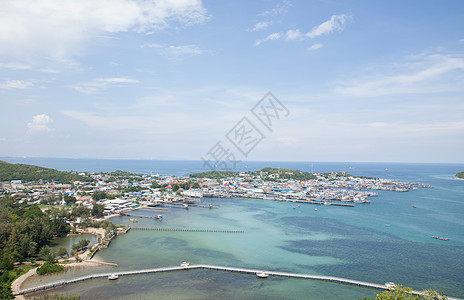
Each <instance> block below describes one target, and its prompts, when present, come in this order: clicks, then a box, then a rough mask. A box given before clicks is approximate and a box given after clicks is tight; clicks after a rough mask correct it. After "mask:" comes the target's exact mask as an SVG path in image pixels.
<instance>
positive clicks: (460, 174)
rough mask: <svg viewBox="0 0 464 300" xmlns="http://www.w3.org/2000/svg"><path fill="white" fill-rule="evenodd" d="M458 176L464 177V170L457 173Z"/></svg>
mask: <svg viewBox="0 0 464 300" xmlns="http://www.w3.org/2000/svg"><path fill="white" fill-rule="evenodd" d="M456 177H457V178H459V179H464V171H462V172H459V173H457V174H456Z"/></svg>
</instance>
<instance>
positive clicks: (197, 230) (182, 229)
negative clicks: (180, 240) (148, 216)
mask: <svg viewBox="0 0 464 300" xmlns="http://www.w3.org/2000/svg"><path fill="white" fill-rule="evenodd" d="M130 228H131V229H132V230H155V231H186V232H222V233H244V232H245V231H244V230H228V229H202V228H164V227H130Z"/></svg>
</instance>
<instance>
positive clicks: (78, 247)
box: [72, 239, 90, 252]
mask: <svg viewBox="0 0 464 300" xmlns="http://www.w3.org/2000/svg"><path fill="white" fill-rule="evenodd" d="M89 243H90V241H89V240H88V239H82V240H79V242H77V243H75V244H73V245H72V250H73V251H74V252H77V251H81V250H84V249H87V246H88V245H89Z"/></svg>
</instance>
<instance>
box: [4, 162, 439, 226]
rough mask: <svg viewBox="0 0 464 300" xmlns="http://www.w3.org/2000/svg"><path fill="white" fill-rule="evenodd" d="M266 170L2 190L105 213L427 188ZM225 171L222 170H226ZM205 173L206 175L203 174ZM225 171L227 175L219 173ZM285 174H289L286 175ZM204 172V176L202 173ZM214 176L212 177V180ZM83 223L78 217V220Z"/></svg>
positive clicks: (11, 185)
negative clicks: (207, 201)
mask: <svg viewBox="0 0 464 300" xmlns="http://www.w3.org/2000/svg"><path fill="white" fill-rule="evenodd" d="M267 169H268V171H263V170H264V169H263V170H261V171H256V172H246V173H245V172H242V173H235V172H233V174H225V175H231V176H225V177H221V178H218V174H217V173H215V171H212V172H205V173H204V174H203V173H199V175H200V176H201V177H199V175H197V174H195V175H193V176H189V177H175V176H162V175H142V174H132V173H127V172H122V171H116V172H113V173H80V174H79V175H81V176H86V177H87V178H89V181H87V182H82V181H74V182H73V183H69V184H63V183H58V182H46V183H41V184H38V183H31V182H23V181H22V180H12V181H10V182H2V183H0V193H2V194H9V195H12V196H15V197H16V199H18V201H19V202H20V203H21V202H25V203H28V204H41V205H62V206H64V207H65V206H66V205H68V206H69V204H72V205H77V206H84V207H87V208H92V207H93V205H94V204H96V203H98V204H102V205H104V215H105V216H111V215H114V214H120V213H124V212H126V211H128V210H131V209H134V208H137V207H141V206H147V207H156V206H181V207H183V208H186V209H188V207H189V206H195V205H196V206H197V205H201V199H202V198H203V197H218V198H232V197H236V198H253V199H263V200H275V201H288V202H298V203H308V204H323V205H336V206H350V207H352V206H354V204H357V203H362V204H368V203H370V202H371V200H370V199H371V198H372V197H376V196H378V193H377V191H378V190H386V191H395V192H407V191H409V190H411V189H417V188H429V187H430V186H429V185H426V184H420V183H404V182H400V181H397V180H392V179H379V178H370V177H362V176H360V177H357V176H352V175H349V174H347V173H346V172H331V173H314V174H312V173H307V172H301V171H293V170H286V169H283V170H278V169H273V168H267ZM223 173H224V172H223ZM298 173H305V175H306V176H307V175H308V174H311V179H302V180H301V179H295V177H298V176H293V175H297V174H298ZM202 174H203V175H202ZM221 175H223V174H221ZM282 175H285V176H282ZM203 176H204V177H203ZM211 177H212V178H211ZM76 222H79V220H76Z"/></svg>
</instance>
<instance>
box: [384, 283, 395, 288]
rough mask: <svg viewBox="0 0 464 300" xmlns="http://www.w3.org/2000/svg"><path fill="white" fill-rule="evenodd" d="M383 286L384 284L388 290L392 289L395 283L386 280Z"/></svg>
mask: <svg viewBox="0 0 464 300" xmlns="http://www.w3.org/2000/svg"><path fill="white" fill-rule="evenodd" d="M385 286H386V287H387V288H388V289H389V290H392V289H394V288H396V284H395V283H393V282H387V283H385Z"/></svg>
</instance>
